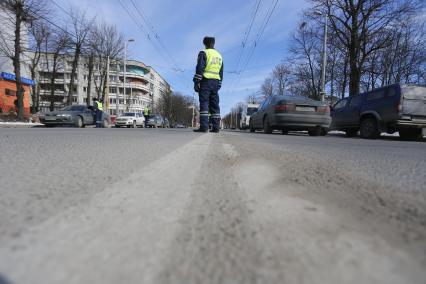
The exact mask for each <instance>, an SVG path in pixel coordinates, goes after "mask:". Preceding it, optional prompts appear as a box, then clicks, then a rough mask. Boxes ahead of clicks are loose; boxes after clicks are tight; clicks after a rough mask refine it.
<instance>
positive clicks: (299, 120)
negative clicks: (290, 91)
mask: <svg viewBox="0 0 426 284" xmlns="http://www.w3.org/2000/svg"><path fill="white" fill-rule="evenodd" d="M330 122H331V117H330V108H329V106H328V105H327V104H326V103H325V102H319V101H314V100H311V99H309V98H306V97H301V96H272V97H269V98H266V99H265V100H264V101H263V102H262V104H261V105H260V107H259V110H258V111H257V112H255V113H254V114H253V115H252V116H251V119H250V131H251V132H254V131H255V130H257V129H263V132H264V133H272V131H273V130H281V131H282V133H283V134H287V133H288V131H289V130H293V131H303V130H307V131H308V133H309V135H310V136H318V135H325V134H326V131H327V130H328V128H329V126H330Z"/></svg>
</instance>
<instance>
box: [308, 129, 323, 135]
mask: <svg viewBox="0 0 426 284" xmlns="http://www.w3.org/2000/svg"><path fill="white" fill-rule="evenodd" d="M308 135H309V136H320V135H321V127H315V128H314V129H310V130H308Z"/></svg>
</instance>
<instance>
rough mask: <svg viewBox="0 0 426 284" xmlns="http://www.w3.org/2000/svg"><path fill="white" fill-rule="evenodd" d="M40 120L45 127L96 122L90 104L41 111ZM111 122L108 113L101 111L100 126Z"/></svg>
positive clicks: (76, 125)
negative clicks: (45, 111)
mask: <svg viewBox="0 0 426 284" xmlns="http://www.w3.org/2000/svg"><path fill="white" fill-rule="evenodd" d="M39 119H40V122H41V123H43V124H44V125H45V126H46V127H52V126H56V125H74V126H75V127H84V126H86V125H94V124H96V118H95V112H94V110H93V107H92V106H89V107H88V106H86V105H71V106H67V107H64V108H62V109H60V110H58V111H52V112H47V113H43V114H41V115H40V116H39ZM110 122H111V118H110V116H109V114H107V113H106V112H103V121H102V127H108V126H109V124H110Z"/></svg>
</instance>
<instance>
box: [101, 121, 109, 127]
mask: <svg viewBox="0 0 426 284" xmlns="http://www.w3.org/2000/svg"><path fill="white" fill-rule="evenodd" d="M108 126H109V123H108V119H104V120H103V122H102V127H103V128H108Z"/></svg>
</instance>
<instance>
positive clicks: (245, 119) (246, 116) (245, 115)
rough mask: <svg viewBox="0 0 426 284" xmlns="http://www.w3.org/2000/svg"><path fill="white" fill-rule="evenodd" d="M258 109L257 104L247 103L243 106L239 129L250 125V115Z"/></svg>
mask: <svg viewBox="0 0 426 284" xmlns="http://www.w3.org/2000/svg"><path fill="white" fill-rule="evenodd" d="M258 109H259V104H247V105H245V107H244V108H243V111H242V113H241V120H240V129H241V130H245V129H248V128H249V125H250V117H251V115H252V114H253V113H255V112H256V111H257V110H258Z"/></svg>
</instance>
